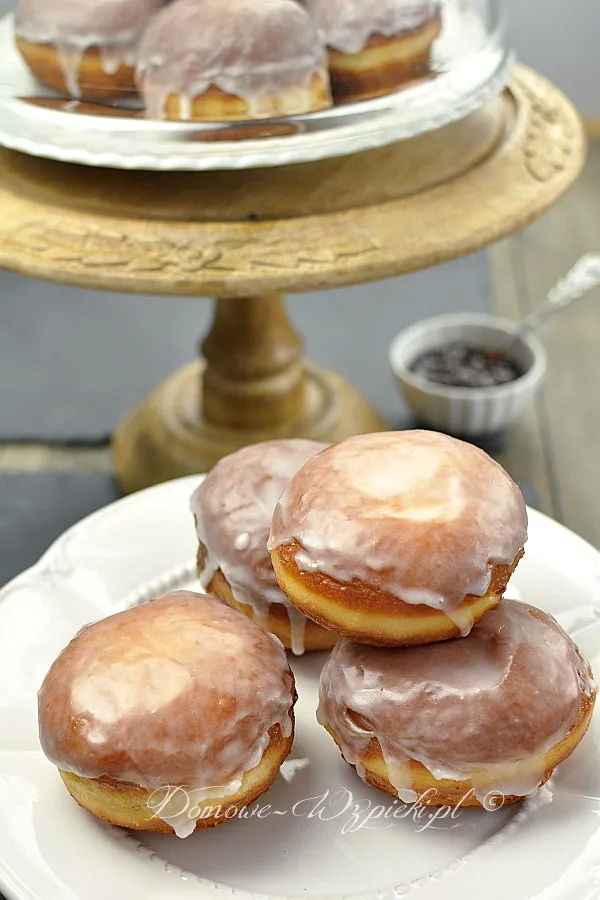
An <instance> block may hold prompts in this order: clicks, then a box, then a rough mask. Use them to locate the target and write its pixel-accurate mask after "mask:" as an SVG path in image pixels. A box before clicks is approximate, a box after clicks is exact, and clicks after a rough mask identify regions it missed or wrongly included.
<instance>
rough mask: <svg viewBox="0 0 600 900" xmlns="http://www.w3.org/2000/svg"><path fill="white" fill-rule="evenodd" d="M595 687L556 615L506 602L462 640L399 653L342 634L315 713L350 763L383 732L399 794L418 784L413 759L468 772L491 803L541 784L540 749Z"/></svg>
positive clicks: (453, 774)
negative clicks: (343, 637) (414, 779)
mask: <svg viewBox="0 0 600 900" xmlns="http://www.w3.org/2000/svg"><path fill="white" fill-rule="evenodd" d="M595 694H596V687H595V685H594V683H593V681H592V680H591V678H590V676H589V668H588V663H587V662H586V660H585V659H584V658H583V657H582V655H581V654H580V653H579V651H578V650H577V648H576V646H575V645H574V643H573V642H572V641H571V639H570V638H569V636H568V635H567V634H566V633H565V632H564V631H563V630H562V628H561V627H560V626H559V625H558V624H557V623H556V622H555V621H554V619H552V618H551V617H550V616H547V615H546V614H545V613H542V612H540V611H539V610H537V609H535V608H533V607H530V606H528V605H526V604H523V603H520V602H519V601H516V600H503V601H502V603H501V604H500V605H499V606H498V607H497V608H496V609H495V610H492V611H491V612H489V613H488V614H487V615H486V616H485V617H484V618H483V619H482V620H481V621H480V622H479V623H478V624H477V625H476V626H475V627H474V629H473V630H472V632H471V634H470V635H469V637H467V638H463V639H455V640H450V641H443V642H441V643H438V644H430V645H428V646H420V647H412V648H407V649H402V650H397V649H392V650H390V649H378V648H375V647H367V646H363V645H360V644H356V643H353V642H351V641H347V640H341V641H340V642H339V643H338V644H337V645H336V647H335V648H334V650H333V652H332V654H331V656H330V658H329V660H328V662H327V663H326V664H325V667H324V669H323V672H322V676H321V683H320V702H319V710H318V714H317V718H318V720H319V722H320V723H321V724H322V725H327V726H328V727H329V728H330V729H331V731H332V732H333V734H334V735H335V737H336V740H337V741H338V743H339V744H340V747H341V749H342V752H343V754H344V757H345V758H346V760H347V761H348V762H349V763H351V764H357V763H359V764H360V761H361V759H362V757H363V754H364V752H365V750H366V748H367V746H368V744H369V742H370V741H371V739H372V738H376V739H377V741H378V742H379V746H380V748H381V752H382V754H383V758H384V760H385V763H386V766H387V769H388V778H389V781H390V782H391V784H393V786H394V787H395V788H396V790H397V791H398V793H399V796H400V799H404V796H405V793H406V791H412V789H413V784H412V781H411V775H410V767H407V766H406V763H407V762H408V761H409V760H411V759H414V760H417V761H418V762H420V763H422V764H423V765H424V766H425V767H426V768H427V769H428V770H429V771H430V772H431V774H432V775H433V776H434V778H436V779H438V780H441V779H443V778H450V779H453V780H457V781H466V780H472V782H473V787H474V792H475V795H476V797H477V798H478V799H479V800H480V802H481V803H482V804H483V805H484V806H486V808H492V807H493V804H494V803H496V804H497V803H498V802H499V801H501V796H500V795H504V796H509V795H516V796H527V795H528V794H532V793H534V792H535V791H536V790H537V788H538V786H539V784H540V781H541V780H542V778H543V777H544V774H545V768H546V767H545V762H544V755H545V754H546V753H547V751H548V750H549V749H550V748H551V747H553V746H554V745H555V744H557V743H558V742H559V741H560V740H562V739H563V738H564V737H566V736H567V734H568V733H569V731H570V730H571V728H572V727H573V725H574V724H575V723H576V722H577V720H578V718H579V716H580V714H581V710H582V697H583V698H586V699H587V700H593V699H594V697H595ZM482 770H485V774H484V773H483V772H482ZM357 771H358V772H359V774H361V772H362V775H361V777H363V778H364V769H361V768H360V766H357ZM413 800H414V796H413Z"/></svg>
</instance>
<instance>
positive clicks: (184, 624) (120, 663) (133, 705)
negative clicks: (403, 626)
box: [39, 591, 294, 837]
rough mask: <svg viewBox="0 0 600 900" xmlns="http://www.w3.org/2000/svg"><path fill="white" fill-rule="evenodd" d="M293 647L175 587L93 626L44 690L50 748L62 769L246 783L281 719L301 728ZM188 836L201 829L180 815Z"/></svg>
mask: <svg viewBox="0 0 600 900" xmlns="http://www.w3.org/2000/svg"><path fill="white" fill-rule="evenodd" d="M293 704H294V679H293V676H292V673H291V670H290V668H289V665H288V662H287V657H286V654H285V651H284V649H283V647H282V646H281V644H280V643H279V642H277V641H276V640H274V639H273V638H272V637H271V635H269V634H267V633H266V632H265V631H263V630H262V629H261V628H259V627H258V626H257V625H255V624H254V623H253V622H252V621H251V620H250V619H248V618H246V617H245V616H243V615H242V614H241V613H239V612H237V611H235V610H233V609H230V608H229V607H227V606H225V605H223V604H222V603H220V602H218V601H217V600H215V599H214V598H211V597H206V596H202V595H199V594H193V593H190V592H185V591H181V592H177V593H174V594H171V595H170V596H168V597H165V598H162V599H160V600H156V601H154V602H152V603H149V604H144V605H141V606H137V607H134V608H133V609H130V610H127V611H125V612H121V613H118V614H116V615H114V616H110V617H109V618H107V619H104V620H102V621H100V622H96V623H95V624H93V625H90V626H88V627H86V628H84V629H83V630H82V631H80V632H79V634H78V635H77V636H76V637H75V638H74V639H73V641H71V643H70V644H69V645H68V646H67V647H66V649H65V650H63V652H62V653H61V654H60V656H59V657H58V658H57V660H56V661H55V662H54V664H53V665H52V667H51V669H50V671H49V672H48V674H47V676H46V678H45V680H44V682H43V684H42V687H41V689H40V692H39V726H40V740H41V744H42V749H43V750H44V753H45V754H46V756H47V757H48V759H49V760H50V761H51V762H52V763H54V764H55V765H56V766H57V767H58V768H59V769H61V770H63V771H65V772H70V773H73V774H75V775H79V776H81V777H84V778H101V777H107V778H111V779H114V780H115V781H119V782H124V783H129V784H133V785H139V786H141V787H142V788H145V789H147V790H149V791H154V790H157V789H159V788H166V787H169V786H170V787H173V786H185V787H186V788H188V789H189V790H190V792H192V795H193V796H194V797H195V798H196V799H197V798H198V796H199V794H202V792H204V794H203V796H214V795H215V794H216V796H228V795H231V794H232V793H235V792H236V791H238V790H239V789H240V787H241V781H242V778H243V776H244V774H245V773H246V772H248V771H249V770H250V769H252V768H254V767H255V766H256V765H258V763H259V762H260V761H261V759H262V757H263V755H264V753H265V751H266V750H267V748H268V746H269V743H270V740H271V738H270V735H269V731H270V729H272V728H273V727H274V726H276V725H278V726H279V727H280V729H281V733H282V735H283V736H284V737H289V735H290V734H291V731H292V727H293V720H292V708H293ZM169 824H171V825H173V827H174V828H175V829H176V831H177V833H178V834H179V836H181V837H185V836H187V834H189V833H191V832H192V831H193V830H194V828H195V824H196V823H195V822H193V821H190V820H189V818H188V817H184V818H183V819H182V820H181V821H171V820H169Z"/></svg>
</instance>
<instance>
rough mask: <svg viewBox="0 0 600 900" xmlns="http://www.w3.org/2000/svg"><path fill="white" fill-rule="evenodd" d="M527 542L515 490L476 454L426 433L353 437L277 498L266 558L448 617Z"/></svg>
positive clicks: (482, 590)
mask: <svg viewBox="0 0 600 900" xmlns="http://www.w3.org/2000/svg"><path fill="white" fill-rule="evenodd" d="M526 540H527V511H526V507H525V502H524V500H523V496H522V494H521V491H520V490H519V488H518V487H517V485H516V484H515V483H514V481H513V480H512V479H511V478H510V476H509V475H508V474H507V473H506V472H505V471H504V469H503V468H502V467H501V466H500V465H498V463H496V462H495V461H494V460H493V459H491V457H489V456H488V455H487V454H486V453H484V452H483V451H482V450H479V449H478V448H477V447H474V446H473V445H471V444H467V443H465V442H463V441H459V440H456V439H455V438H451V437H448V436H447V435H443V434H437V433H435V432H429V431H402V432H385V433H381V434H370V435H360V436H358V437H352V438H348V439H347V440H345V441H342V442H340V443H339V444H335V445H333V446H332V447H330V448H329V449H327V450H325V451H324V452H323V453H321V454H319V455H318V456H317V457H315V458H314V459H312V460H310V461H309V462H308V463H306V465H304V466H303V467H302V469H301V470H300V471H299V472H298V474H297V475H296V476H295V477H294V478H293V479H292V481H291V483H290V484H289V486H288V487H287V489H286V490H285V491H284V492H283V494H282V496H281V498H280V499H279V502H278V504H277V508H276V510H275V513H274V516H273V522H272V527H271V536H270V539H269V545H268V546H269V549H270V550H274V549H277V548H280V547H284V546H285V547H293V548H295V549H294V553H293V555H294V558H295V562H296V565H297V566H298V569H299V570H300V572H303V571H304V572H307V573H310V574H315V573H319V574H324V575H327V576H330V577H331V578H333V579H335V580H336V581H338V582H340V583H342V584H347V583H350V582H352V581H353V580H354V579H357V580H358V581H361V582H363V583H365V584H367V585H369V587H371V588H373V589H379V590H382V591H386V592H388V593H389V594H391V595H392V596H394V597H397V598H398V599H399V600H402V601H403V602H405V603H409V604H417V605H418V604H424V605H426V606H429V607H432V608H434V609H438V610H442V611H443V612H445V613H446V615H448V616H450V617H451V618H452V617H453V616H455V615H456V614H457V612H458V611H459V610H460V607H461V605H462V604H463V602H464V600H465V598H466V597H467V596H469V595H472V596H476V597H481V596H484V595H485V593H486V592H487V590H488V589H489V587H490V582H491V575H492V571H493V569H494V566H497V565H500V564H504V565H508V566H511V565H512V564H513V561H514V560H515V557H516V556H517V555H518V554H519V552H520V551H521V550H522V548H523V545H524V544H525V542H526Z"/></svg>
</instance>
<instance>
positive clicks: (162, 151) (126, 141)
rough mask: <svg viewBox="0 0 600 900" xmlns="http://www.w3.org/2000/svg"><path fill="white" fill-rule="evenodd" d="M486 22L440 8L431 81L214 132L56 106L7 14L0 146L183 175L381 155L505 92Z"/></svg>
mask: <svg viewBox="0 0 600 900" xmlns="http://www.w3.org/2000/svg"><path fill="white" fill-rule="evenodd" d="M480 7H481V8H480ZM485 16H486V13H485V5H484V4H483V0H474V5H469V6H468V5H467V4H466V3H464V2H462V0H443V22H444V25H443V29H442V33H441V35H440V37H439V38H438V40H437V42H436V44H435V47H434V52H433V60H432V68H433V69H434V71H435V72H436V75H435V77H432V78H430V79H427V80H424V81H422V82H419V83H418V84H415V85H413V86H410V87H406V88H405V89H403V90H401V91H398V92H397V93H395V94H391V95H389V96H386V97H382V98H378V99H376V100H370V101H365V102H363V103H354V104H346V105H343V106H338V107H335V108H333V109H331V110H325V111H324V112H319V113H312V114H310V115H306V116H296V117H294V118H290V119H278V120H272V121H269V122H265V121H261V122H258V123H256V122H255V123H239V124H237V123H236V124H234V125H228V124H225V125H215V124H213V123H192V122H159V121H152V120H149V119H145V118H143V115H142V114H141V113H140V112H139V111H137V112H136V110H135V109H133V110H132V111H133V112H134V113H136V114H135V115H127V116H124V115H122V111H121V113H120V114H119V115H115V114H114V109H113V110H112V111H111V109H104V110H103V108H102V107H96V109H97V111H98V113H97V114H94V113H93V112H90V110H93V107H92V106H89V105H82V104H79V103H77V102H72V101H67V100H65V99H64V98H62V99H60V98H57V95H55V94H53V93H52V92H51V91H50V90H47V89H44V88H43V87H42V86H41V85H39V84H38V83H37V82H36V81H35V80H34V79H33V77H32V76H31V75H30V73H29V71H28V69H27V67H26V66H25V64H24V62H23V61H22V59H21V57H20V55H19V53H18V51H17V50H16V46H15V43H14V36H13V17H12V15H7V16H5V17H4V18H3V19H2V21H0V145H2V146H4V147H7V148H9V149H12V150H19V151H21V152H24V153H29V154H31V155H34V156H42V157H47V158H50V159H57V160H62V161H64V162H75V163H81V164H86V165H92V166H108V167H113V168H124V169H150V170H177V169H178V170H185V171H200V170H212V169H244V168H256V167H262V166H281V165H288V164H292V163H301V162H312V161H316V160H319V159H325V158H329V157H335V156H344V155H347V154H350V153H357V152H359V151H361V150H368V149H373V148H375V147H381V146H384V145H386V144H391V143H394V142H395V141H398V140H403V139H406V138H411V137H415V136H416V135H418V134H422V133H424V132H426V131H431V130H433V129H436V128H440V127H442V126H443V125H447V124H449V123H450V122H453V121H456V120H458V119H461V118H463V117H464V116H466V115H468V114H469V113H471V112H473V111H475V110H476V109H478V108H480V107H481V106H483V105H484V104H485V103H486V102H487V101H488V100H490V99H492V98H493V97H495V96H497V95H498V94H499V93H500V92H501V91H502V90H503V89H504V87H505V86H506V84H507V83H508V81H509V78H510V74H511V71H512V66H513V61H514V60H513V57H512V54H511V53H510V52H509V51H508V50H507V49H506V47H505V45H504V42H503V36H502V34H501V31H500V30H499V29H495V30H491V31H490V32H488V30H487V28H486V24H485V21H484V20H485ZM53 98H54V99H53ZM111 112H112V114H109V113H111ZM100 113H102V114H100ZM234 135H235V138H236V139H232V137H233V136H234ZM257 135H259V136H258V137H257Z"/></svg>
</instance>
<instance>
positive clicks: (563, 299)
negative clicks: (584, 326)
mask: <svg viewBox="0 0 600 900" xmlns="http://www.w3.org/2000/svg"><path fill="white" fill-rule="evenodd" d="M596 287H600V253H586V255H585V256H582V257H581V259H579V260H578V261H577V262H576V263H575V265H574V266H573V268H572V269H571V270H570V272H568V273H567V274H566V275H565V277H564V278H561V280H560V281H559V282H558V283H557V284H556V285H555V286H554V287H553V288H552V290H551V291H550V292H549V294H548V296H547V297H546V299H545V300H544V302H543V303H540V304H539V306H536V307H535V308H534V309H532V311H531V312H530V313H529V314H528V315H527V316H526V317H525V318H524V319H523V322H522V323H521V325H520V326H519V328H518V329H517V331H515V333H514V335H512V337H511V339H510V343H509V344H508V346H507V347H506V348H505V349H504V350H503V351H501V352H502V355H504V354H505V353H508V352H510V350H511V349H512V348H513V347H514V346H515V344H517V343H518V342H519V341H520V340H521V339H522V338H523V337H524V336H525V335H526V334H527V333H528V332H530V331H535V329H536V328H539V326H540V325H541V323H542V322H544V321H545V320H546V319H547V318H548V316H551V315H552V314H553V313H555V312H558V311H559V310H560V309H565V307H567V306H570V305H571V304H572V303H574V302H575V301H576V300H581V299H582V298H583V297H586V296H587V295H588V294H589V293H590V291H593V290H594V288H596ZM494 355H496V353H495V354H494Z"/></svg>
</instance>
